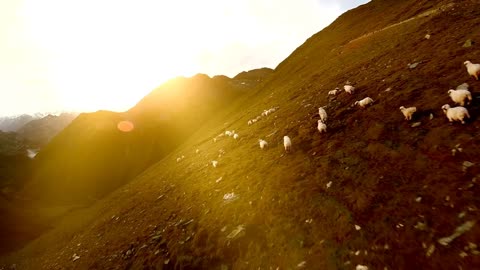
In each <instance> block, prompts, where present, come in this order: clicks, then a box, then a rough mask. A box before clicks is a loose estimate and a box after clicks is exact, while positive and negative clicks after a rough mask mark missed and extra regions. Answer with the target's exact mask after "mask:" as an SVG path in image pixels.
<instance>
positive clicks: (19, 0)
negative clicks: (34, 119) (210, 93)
mask: <svg viewBox="0 0 480 270" xmlns="http://www.w3.org/2000/svg"><path fill="white" fill-rule="evenodd" d="M366 2H368V0H230V1H228V0H202V1H198V0H175V1H174V0H170V1H167V0H135V1H134V0H2V1H0V115H12V114H20V113H35V112H52V111H60V110H66V111H96V110H99V109H107V110H114V111H124V110H127V109H128V108H130V107H131V106H133V105H134V104H135V103H136V102H137V101H138V100H140V99H141V98H142V97H143V96H145V95H146V94H148V93H149V92H150V91H151V90H152V89H154V88H155V87H157V86H159V85H160V84H162V83H163V82H165V81H166V80H168V79H170V78H173V77H176V76H179V75H183V76H192V75H194V74H196V73H206V74H208V75H210V76H213V75H218V74H223V75H227V76H229V77H233V76H235V75H236V74H238V73H239V72H241V71H244V70H250V69H254V68H260V67H265V66H266V67H270V68H275V67H276V66H277V65H278V64H279V63H280V62H281V61H282V60H284V59H285V58H286V57H287V56H288V55H289V54H290V53H292V52H293V50H295V48H297V47H298V46H300V45H301V44H302V43H303V42H304V41H305V40H306V39H307V38H309V37H310V36H311V35H313V34H315V33H316V32H318V31H320V30H321V29H322V28H324V27H325V26H327V25H328V24H330V23H331V22H332V21H333V20H334V19H335V18H336V17H338V16H339V15H340V14H341V13H343V12H345V11H346V10H348V9H351V8H354V7H356V6H358V5H360V4H363V3H366Z"/></svg>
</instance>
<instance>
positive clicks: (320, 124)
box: [317, 120, 327, 133]
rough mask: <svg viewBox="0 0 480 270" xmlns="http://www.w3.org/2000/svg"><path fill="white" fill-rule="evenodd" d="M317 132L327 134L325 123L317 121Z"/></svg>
mask: <svg viewBox="0 0 480 270" xmlns="http://www.w3.org/2000/svg"><path fill="white" fill-rule="evenodd" d="M317 128H318V131H320V133H322V132H327V125H325V123H323V122H322V120H318V127H317Z"/></svg>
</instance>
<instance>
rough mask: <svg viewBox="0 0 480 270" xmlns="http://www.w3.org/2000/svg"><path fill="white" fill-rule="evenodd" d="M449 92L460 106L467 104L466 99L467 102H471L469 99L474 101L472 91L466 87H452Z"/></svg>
mask: <svg viewBox="0 0 480 270" xmlns="http://www.w3.org/2000/svg"><path fill="white" fill-rule="evenodd" d="M447 93H448V95H449V96H450V98H452V100H453V102H455V103H457V104H460V106H464V105H465V100H467V104H468V103H469V101H472V93H470V91H468V90H466V89H458V90H453V89H450V90H448V92H447Z"/></svg>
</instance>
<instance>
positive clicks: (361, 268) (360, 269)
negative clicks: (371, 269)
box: [355, 264, 368, 270]
mask: <svg viewBox="0 0 480 270" xmlns="http://www.w3.org/2000/svg"><path fill="white" fill-rule="evenodd" d="M355 270H368V267H366V266H365V265H361V264H359V265H357V267H355Z"/></svg>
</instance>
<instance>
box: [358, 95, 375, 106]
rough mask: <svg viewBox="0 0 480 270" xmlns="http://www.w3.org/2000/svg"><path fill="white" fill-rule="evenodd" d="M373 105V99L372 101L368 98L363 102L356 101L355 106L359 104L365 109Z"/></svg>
mask: <svg viewBox="0 0 480 270" xmlns="http://www.w3.org/2000/svg"><path fill="white" fill-rule="evenodd" d="M372 103H373V99H371V98H370V97H366V98H364V99H362V100H359V101H355V105H357V104H358V105H359V106H360V107H362V108H365V106H367V105H370V104H372Z"/></svg>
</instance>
